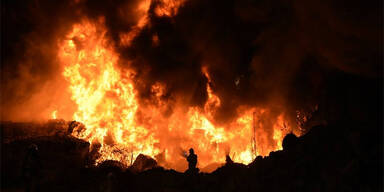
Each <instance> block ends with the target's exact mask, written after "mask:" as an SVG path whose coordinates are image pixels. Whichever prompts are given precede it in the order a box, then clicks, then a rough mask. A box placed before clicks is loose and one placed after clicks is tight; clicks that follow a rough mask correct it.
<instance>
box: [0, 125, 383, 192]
mask: <svg viewBox="0 0 384 192" xmlns="http://www.w3.org/2000/svg"><path fill="white" fill-rule="evenodd" d="M66 125H67V123H66V122H63V121H52V122H50V123H45V124H44V123H42V124H28V123H24V124H23V123H9V122H8V123H6V122H5V123H4V122H3V123H2V124H1V128H2V129H1V130H2V146H1V173H2V175H1V189H2V191H23V190H24V187H25V183H26V182H25V179H24V177H23V162H24V161H25V156H26V153H27V149H28V146H29V145H31V144H32V143H33V144H36V145H37V146H38V147H39V150H38V152H39V161H40V162H41V168H40V169H39V171H38V174H37V176H35V179H34V181H33V183H34V186H33V189H38V190H40V191H295V192H297V191H382V189H383V188H382V183H381V178H382V175H381V173H382V172H381V168H382V167H381V163H382V156H381V154H382V153H381V152H382V145H381V144H379V143H378V141H370V142H368V145H369V148H368V149H369V150H362V145H361V141H360V140H361V139H360V138H361V133H362V132H361V130H362V129H364V128H365V127H367V126H369V125H356V124H354V125H347V124H343V125H341V124H340V125H338V124H329V125H323V126H316V127H313V128H312V129H311V130H310V131H309V132H308V133H307V134H306V135H304V136H302V137H300V138H296V136H294V135H288V136H286V137H285V139H284V141H283V148H284V150H282V151H276V152H271V153H270V155H269V156H268V157H264V158H263V157H257V158H256V159H255V160H254V161H253V162H252V163H251V164H249V165H243V164H237V163H227V164H226V165H224V166H222V167H220V168H218V169H217V170H215V171H214V172H212V173H209V174H208V173H199V174H197V175H187V174H184V173H180V172H176V171H174V170H165V169H164V168H162V167H158V166H156V162H155V161H154V160H153V159H150V158H148V157H146V156H140V158H137V160H136V161H135V162H134V164H133V166H132V167H129V168H125V167H123V166H122V165H121V164H120V163H118V162H115V161H107V162H104V163H102V164H100V165H99V166H97V167H93V166H90V165H89V161H90V160H89V159H90V157H89V156H90V154H89V152H88V151H89V143H87V142H85V141H83V140H79V139H76V138H74V137H71V136H70V135H68V134H67V133H68V132H67V130H66V129H65V128H66ZM35 129H36V130H39V131H35V132H33V130H35ZM26 130H28V131H26ZM31 130H32V132H31ZM27 132H28V134H26V133H27Z"/></svg>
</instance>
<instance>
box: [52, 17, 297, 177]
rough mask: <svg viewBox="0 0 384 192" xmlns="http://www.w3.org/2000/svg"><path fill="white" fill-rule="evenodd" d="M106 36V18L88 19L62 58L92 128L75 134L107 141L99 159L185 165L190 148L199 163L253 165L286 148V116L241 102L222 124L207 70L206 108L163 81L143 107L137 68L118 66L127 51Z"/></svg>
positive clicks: (63, 46) (78, 116) (82, 116)
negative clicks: (177, 96) (171, 96)
mask: <svg viewBox="0 0 384 192" xmlns="http://www.w3.org/2000/svg"><path fill="white" fill-rule="evenodd" d="M105 34H106V29H105V26H104V21H103V19H99V20H98V21H96V22H92V21H89V20H83V21H82V22H81V23H79V24H75V25H74V26H73V29H72V31H71V32H70V33H69V34H68V35H67V36H66V38H65V39H64V40H62V41H61V42H60V44H59V47H60V50H59V55H58V57H59V59H60V61H61V63H62V65H63V69H64V71H63V76H64V77H65V79H66V80H67V81H68V82H69V83H70V86H69V91H70V92H71V95H72V98H71V99H72V100H73V101H74V102H75V103H76V104H77V110H76V112H75V113H74V114H73V119H75V120H76V121H79V122H82V123H83V124H84V125H85V129H84V130H79V131H75V132H74V136H76V137H78V138H81V139H85V140H87V141H89V142H90V143H92V144H96V143H99V144H100V145H101V147H100V149H99V152H100V154H101V156H100V158H99V159H98V160H97V163H100V162H101V161H104V160H107V159H113V160H118V161H121V162H122V163H124V164H127V165H129V164H130V163H131V162H132V161H133V160H134V159H135V158H136V157H137V156H138V155H139V154H140V153H143V154H146V155H149V156H152V157H154V158H157V159H158V161H159V163H160V164H161V165H163V166H165V167H170V168H174V169H177V170H185V169H186V167H187V166H186V161H185V159H184V157H183V155H181V154H182V153H183V151H185V150H187V149H188V148H190V147H193V148H194V149H195V152H196V153H197V154H198V158H199V159H198V162H199V167H205V166H207V165H209V164H211V163H218V162H219V163H223V162H224V161H225V155H226V154H229V155H230V156H231V157H232V159H233V160H234V161H237V162H241V163H250V162H251V161H252V160H253V158H254V157H255V156H256V155H264V156H265V155H268V153H269V152H270V151H273V150H279V149H281V141H282V139H283V136H284V135H285V134H286V133H287V132H288V131H290V127H289V126H288V125H287V124H286V122H285V120H284V114H280V115H279V116H277V117H276V116H272V115H271V114H270V113H269V111H268V109H262V108H257V107H250V106H239V108H238V111H237V112H238V114H241V115H239V117H238V118H237V119H236V120H235V121H233V122H232V123H229V124H228V125H215V124H214V119H213V118H214V114H215V112H216V110H217V108H218V107H220V105H221V101H220V98H219V97H218V96H217V95H215V93H214V89H213V87H212V86H213V85H214V82H212V80H211V78H210V76H209V70H208V69H207V68H205V67H203V68H202V75H204V76H205V77H206V78H207V79H208V82H207V90H206V91H207V95H208V99H207V101H206V103H205V105H204V107H203V108H199V107H189V106H186V105H185V104H182V103H180V102H178V101H173V102H172V103H171V102H170V101H166V100H164V99H162V97H163V95H164V93H165V90H166V87H167V85H165V84H163V83H160V82H157V83H154V84H153V85H152V87H151V94H152V101H151V103H148V104H139V102H138V100H137V95H136V93H135V87H134V84H133V82H134V79H133V75H134V71H123V70H122V69H120V68H119V67H118V66H117V64H118V62H119V55H117V54H116V52H115V51H114V48H113V45H112V44H110V43H109V42H111V41H109V39H108V38H107V37H106V35H105ZM126 45H127V46H129V43H128V44H126ZM168 105H172V106H173V110H172V113H171V114H168V115H164V114H165V111H167V106H168ZM57 113H58V111H57V110H55V111H53V113H52V117H53V116H54V117H55V118H56V114H57ZM254 114H256V115H254ZM253 122H256V125H253ZM271 122H272V123H271ZM254 126H256V130H255V131H256V132H255V133H253V132H254V129H253V127H254ZM268 130H269V131H268ZM270 130H272V131H270ZM253 135H256V138H255V139H256V141H257V142H256V154H255V152H253V151H254V150H253V149H252V142H251V141H252V136H253ZM160 157H162V158H160Z"/></svg>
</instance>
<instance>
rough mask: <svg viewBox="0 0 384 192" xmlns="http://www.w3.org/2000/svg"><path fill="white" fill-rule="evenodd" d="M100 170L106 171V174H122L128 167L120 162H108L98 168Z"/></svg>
mask: <svg viewBox="0 0 384 192" xmlns="http://www.w3.org/2000/svg"><path fill="white" fill-rule="evenodd" d="M97 168H98V169H101V170H105V172H122V171H123V170H125V169H126V166H125V165H124V164H122V163H121V162H119V161H115V160H106V161H103V162H102V163H100V164H99V165H98V166H97Z"/></svg>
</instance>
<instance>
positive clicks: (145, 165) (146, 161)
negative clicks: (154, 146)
mask: <svg viewBox="0 0 384 192" xmlns="http://www.w3.org/2000/svg"><path fill="white" fill-rule="evenodd" d="M156 166H157V162H156V160H154V159H152V158H151V157H149V156H147V155H143V154H140V155H139V156H137V157H136V160H135V161H134V162H133V164H132V166H131V167H130V169H131V170H132V171H134V172H142V171H145V170H148V169H152V168H154V167H156Z"/></svg>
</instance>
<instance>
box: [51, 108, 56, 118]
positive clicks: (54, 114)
mask: <svg viewBox="0 0 384 192" xmlns="http://www.w3.org/2000/svg"><path fill="white" fill-rule="evenodd" d="M51 118H52V119H57V110H54V111H53V112H52V115H51Z"/></svg>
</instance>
